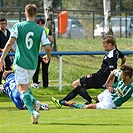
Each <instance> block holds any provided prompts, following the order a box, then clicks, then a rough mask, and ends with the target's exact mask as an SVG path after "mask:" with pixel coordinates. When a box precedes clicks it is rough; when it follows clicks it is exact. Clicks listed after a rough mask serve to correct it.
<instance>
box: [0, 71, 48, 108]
mask: <svg viewBox="0 0 133 133" xmlns="http://www.w3.org/2000/svg"><path fill="white" fill-rule="evenodd" d="M3 79H4V81H5V82H4V85H3V87H1V91H2V92H3V93H4V94H6V95H8V96H9V97H10V99H11V100H12V102H13V103H14V104H15V106H16V107H17V108H18V109H20V110H24V109H27V108H26V106H25V105H24V102H23V100H22V98H21V96H20V93H19V91H18V89H17V86H16V82H15V77H14V73H13V71H11V70H9V71H5V72H4V73H3ZM28 91H29V93H32V92H31V91H30V89H28ZM32 102H33V103H34V107H35V109H36V111H39V110H48V109H49V107H48V104H41V103H40V101H38V100H35V98H34V97H32Z"/></svg>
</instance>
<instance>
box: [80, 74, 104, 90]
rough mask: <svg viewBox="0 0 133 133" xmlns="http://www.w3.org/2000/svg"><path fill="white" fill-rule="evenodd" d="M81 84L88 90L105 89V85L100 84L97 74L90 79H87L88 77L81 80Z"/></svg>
mask: <svg viewBox="0 0 133 133" xmlns="http://www.w3.org/2000/svg"><path fill="white" fill-rule="evenodd" d="M80 84H81V85H82V86H83V87H84V88H86V89H90V88H104V87H103V85H104V83H102V84H101V83H100V81H99V78H98V75H97V74H96V73H95V74H92V75H90V77H89V78H87V76H84V77H82V78H80Z"/></svg>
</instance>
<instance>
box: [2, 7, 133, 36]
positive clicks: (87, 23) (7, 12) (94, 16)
mask: <svg viewBox="0 0 133 133" xmlns="http://www.w3.org/2000/svg"><path fill="white" fill-rule="evenodd" d="M23 11H24V8H17V7H12V8H11V7H10V8H9V7H0V17H5V18H7V20H8V22H11V21H12V24H10V27H11V25H13V24H14V22H17V21H23V20H25V17H24V14H23V13H24V12H23ZM61 11H63V10H54V18H58V14H59V13H60V12H61ZM65 11H68V15H69V18H71V19H76V20H78V21H79V22H80V23H81V24H82V25H83V27H84V28H85V29H86V32H87V33H88V36H87V37H91V38H94V29H95V28H96V24H99V23H100V22H102V21H103V20H104V15H103V11H93V10H65ZM111 15H112V17H125V18H126V17H129V16H130V17H132V16H133V12H132V11H116V12H111ZM40 17H41V18H42V17H44V11H43V7H41V8H39V10H38V16H37V19H38V18H40ZM120 30H121V29H120ZM132 30H133V29H132ZM120 32H121V31H120ZM119 36H120V35H119ZM120 37H121V36H120ZM124 37H128V36H127V35H125V36H124Z"/></svg>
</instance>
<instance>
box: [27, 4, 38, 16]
mask: <svg viewBox="0 0 133 133" xmlns="http://www.w3.org/2000/svg"><path fill="white" fill-rule="evenodd" d="M25 12H27V14H28V16H29V17H34V16H36V13H37V7H36V5H35V4H28V5H26V7H25Z"/></svg>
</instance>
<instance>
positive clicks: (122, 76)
mask: <svg viewBox="0 0 133 133" xmlns="http://www.w3.org/2000/svg"><path fill="white" fill-rule="evenodd" d="M132 76H133V68H132V67H131V66H130V65H127V64H124V65H122V66H121V70H116V69H115V70H113V71H112V72H111V74H110V75H109V77H108V79H107V81H106V87H107V89H106V90H105V91H103V92H102V93H101V94H99V95H98V96H97V97H96V98H94V99H95V101H96V103H95V104H88V105H86V104H76V103H73V102H66V101H64V103H66V104H67V105H69V106H72V107H75V108H79V109H81V108H83V109H113V108H119V107H120V106H121V105H122V104H123V103H125V102H126V101H127V100H128V99H130V98H131V96H132V95H133V79H132ZM115 77H118V81H117V82H116V83H114V78H115ZM113 83H114V84H113Z"/></svg>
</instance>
